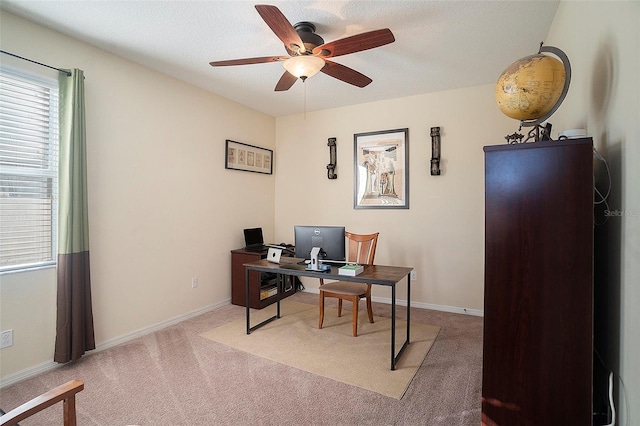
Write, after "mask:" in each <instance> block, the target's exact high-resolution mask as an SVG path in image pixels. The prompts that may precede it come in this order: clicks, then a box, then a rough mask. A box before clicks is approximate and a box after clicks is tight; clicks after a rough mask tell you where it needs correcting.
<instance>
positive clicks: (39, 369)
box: [0, 299, 231, 389]
mask: <svg viewBox="0 0 640 426" xmlns="http://www.w3.org/2000/svg"><path fill="white" fill-rule="evenodd" d="M230 303H231V299H227V300H224V301H222V302H220V303H216V304H214V305H208V306H205V307H204V308H200V309H196V310H195V311H191V312H188V313H186V314H184V315H179V316H177V317H174V318H170V319H168V320H165V321H162V322H159V323H157V324H154V325H151V326H149V327H143V328H141V329H138V330H135V331H132V332H131V333H127V334H124V335H122V336H118V337H114V338H113V339H109V340H105V341H104V342H102V343H98V344H97V345H96V348H95V349H94V350H92V351H89V352H87V355H91V354H94V353H96V352H100V351H103V350H105V349H109V348H111V347H114V346H116V345H119V344H121V343H125V342H128V341H130V340H133V339H136V338H138V337H142V336H144V335H147V334H149V333H153V332H156V331H159V330H162V329H164V328H167V327H169V326H172V325H174V324H178V323H179V322H182V321H185V320H187V319H190V318H193V317H196V316H198V315H202V314H204V313H206V312H209V311H213V310H214V309H218V308H221V307H223V306H226V305H229V304H230ZM63 365H65V364H59V363H57V362H53V361H47V362H43V363H41V364H38V365H36V366H34V367H30V368H26V369H24V370H21V371H19V372H17V373H14V374H11V375H9V376H7V377H4V378H2V379H0V389H2V388H4V387H7V386H9V385H12V384H14V383H18V382H20V381H22V380H26V379H29V378H31V377H34V376H37V375H38V374H42V373H45V372H47V371H51V370H55V369H56V368H58V367H60V366H63Z"/></svg>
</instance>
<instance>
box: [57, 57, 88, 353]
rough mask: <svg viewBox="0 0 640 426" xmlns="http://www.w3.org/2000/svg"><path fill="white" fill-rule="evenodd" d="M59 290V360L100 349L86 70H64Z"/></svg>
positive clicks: (59, 191)
mask: <svg viewBox="0 0 640 426" xmlns="http://www.w3.org/2000/svg"><path fill="white" fill-rule="evenodd" d="M59 81H60V88H59V93H60V108H59V110H60V139H59V174H58V194H59V200H58V206H59V207H58V273H57V274H58V284H57V285H58V292H57V319H56V343H55V353H54V358H53V359H54V361H55V362H59V363H65V362H68V361H75V360H77V359H78V358H80V357H81V356H82V355H83V354H84V353H85V352H86V351H88V350H91V349H95V347H96V345H95V337H94V329H93V311H92V307H91V276H90V268H89V220H88V209H87V165H86V130H85V112H84V72H83V71H82V70H78V69H74V70H71V76H67V75H66V74H63V73H60V77H59Z"/></svg>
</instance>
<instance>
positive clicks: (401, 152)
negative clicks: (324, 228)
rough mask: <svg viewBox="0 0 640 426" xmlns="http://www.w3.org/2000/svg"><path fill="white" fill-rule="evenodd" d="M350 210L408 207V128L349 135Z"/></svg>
mask: <svg viewBox="0 0 640 426" xmlns="http://www.w3.org/2000/svg"><path fill="white" fill-rule="evenodd" d="M353 147H354V153H353V159H354V166H353V169H354V193H353V195H354V196H353V208H354V209H408V208H409V129H408V128H404V129H394V130H383V131H377V132H368V133H356V134H354V135H353Z"/></svg>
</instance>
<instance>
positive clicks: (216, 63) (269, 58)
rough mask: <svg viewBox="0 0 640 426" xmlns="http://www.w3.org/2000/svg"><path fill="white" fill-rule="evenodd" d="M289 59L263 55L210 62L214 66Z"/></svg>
mask: <svg viewBox="0 0 640 426" xmlns="http://www.w3.org/2000/svg"><path fill="white" fill-rule="evenodd" d="M287 59H289V57H288V56H263V57H260V58H245V59H230V60H228V61H213V62H209V65H211V66H212V67H226V66H230V65H251V64H264V63H268V62H282V61H286V60H287Z"/></svg>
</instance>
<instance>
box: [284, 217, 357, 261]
mask: <svg viewBox="0 0 640 426" xmlns="http://www.w3.org/2000/svg"><path fill="white" fill-rule="evenodd" d="M293 230H294V234H295V244H296V257H299V258H302V259H309V258H310V257H311V249H312V248H314V247H320V248H321V249H322V250H323V251H324V253H325V256H324V258H325V259H326V260H339V261H344V260H345V259H346V257H345V240H344V226H302V225H296V226H294V228H293Z"/></svg>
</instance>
